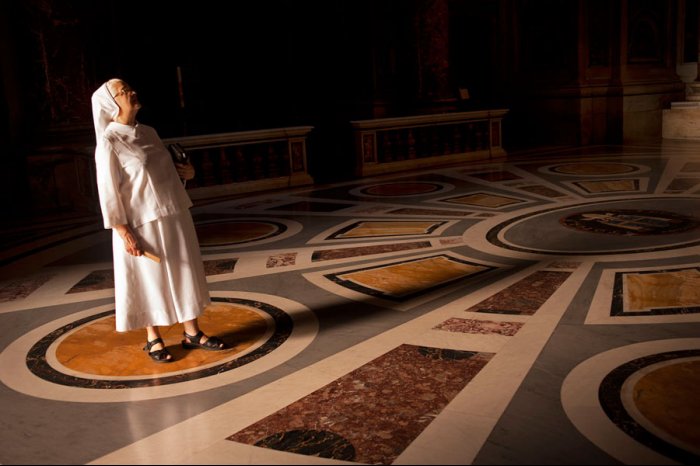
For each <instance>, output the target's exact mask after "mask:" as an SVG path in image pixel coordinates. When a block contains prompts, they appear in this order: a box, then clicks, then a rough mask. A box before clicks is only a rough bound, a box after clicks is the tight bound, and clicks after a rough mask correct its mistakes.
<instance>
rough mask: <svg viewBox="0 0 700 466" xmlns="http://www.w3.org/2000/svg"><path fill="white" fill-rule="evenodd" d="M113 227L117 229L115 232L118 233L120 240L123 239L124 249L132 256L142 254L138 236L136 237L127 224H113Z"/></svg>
mask: <svg viewBox="0 0 700 466" xmlns="http://www.w3.org/2000/svg"><path fill="white" fill-rule="evenodd" d="M114 229H115V230H116V231H117V233H119V236H120V237H121V239H122V241H124V249H126V252H127V253H129V254H131V255H132V256H142V255H143V249H141V244H140V243H139V240H138V238H136V235H135V234H134V232H133V231H131V228H130V227H129V225H126V224H124V225H115V226H114Z"/></svg>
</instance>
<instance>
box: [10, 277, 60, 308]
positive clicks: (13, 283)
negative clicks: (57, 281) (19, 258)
mask: <svg viewBox="0 0 700 466" xmlns="http://www.w3.org/2000/svg"><path fill="white" fill-rule="evenodd" d="M53 277H54V275H53V274H50V273H42V274H38V275H35V276H31V277H24V278H18V279H16V280H7V281H4V282H2V283H0V303H4V302H8V301H16V300H18V299H24V298H26V297H27V296H29V295H30V294H32V293H33V292H35V291H36V290H37V289H38V288H39V287H40V286H42V285H43V284H44V283H46V282H48V281H49V280H51V278H53Z"/></svg>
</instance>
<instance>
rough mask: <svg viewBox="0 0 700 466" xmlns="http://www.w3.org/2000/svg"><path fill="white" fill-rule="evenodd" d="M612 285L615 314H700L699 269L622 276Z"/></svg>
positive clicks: (631, 273) (628, 273)
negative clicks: (614, 297) (613, 287)
mask: <svg viewBox="0 0 700 466" xmlns="http://www.w3.org/2000/svg"><path fill="white" fill-rule="evenodd" d="M615 282H616V286H615V290H614V294H615V296H616V299H613V310H614V311H615V310H617V314H627V315H631V313H635V314H638V313H640V312H643V313H648V314H657V313H664V314H668V313H671V312H676V313H683V312H700V269H697V268H689V269H680V270H668V271H662V270H660V271H658V272H639V273H634V272H626V273H620V274H617V276H616V280H615ZM620 288H621V289H620ZM620 301H621V302H620Z"/></svg>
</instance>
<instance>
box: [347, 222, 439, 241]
mask: <svg viewBox="0 0 700 466" xmlns="http://www.w3.org/2000/svg"><path fill="white" fill-rule="evenodd" d="M436 225H437V224H436V222H434V221H429V222H359V223H358V224H357V226H355V227H354V228H352V229H351V230H349V231H347V232H345V233H340V234H338V235H337V236H336V237H337V238H366V237H371V236H388V235H392V236H393V235H424V234H427V233H428V232H429V231H430V230H431V228H434V227H435V226H436Z"/></svg>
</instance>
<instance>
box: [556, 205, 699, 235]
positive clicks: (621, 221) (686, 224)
mask: <svg viewBox="0 0 700 466" xmlns="http://www.w3.org/2000/svg"><path fill="white" fill-rule="evenodd" d="M560 222H561V224H562V225H564V226H566V227H569V228H573V229H575V230H581V231H589V232H593V233H603V234H607V235H626V236H636V235H661V234H671V233H681V232H684V231H689V230H693V229H696V228H698V226H700V220H698V219H695V218H692V217H688V216H686V215H682V214H678V213H674V212H668V211H657V210H636V209H634V210H633V209H608V210H591V211H586V212H580V213H576V214H573V215H569V216H566V217H564V218H562V219H561V220H560Z"/></svg>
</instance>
